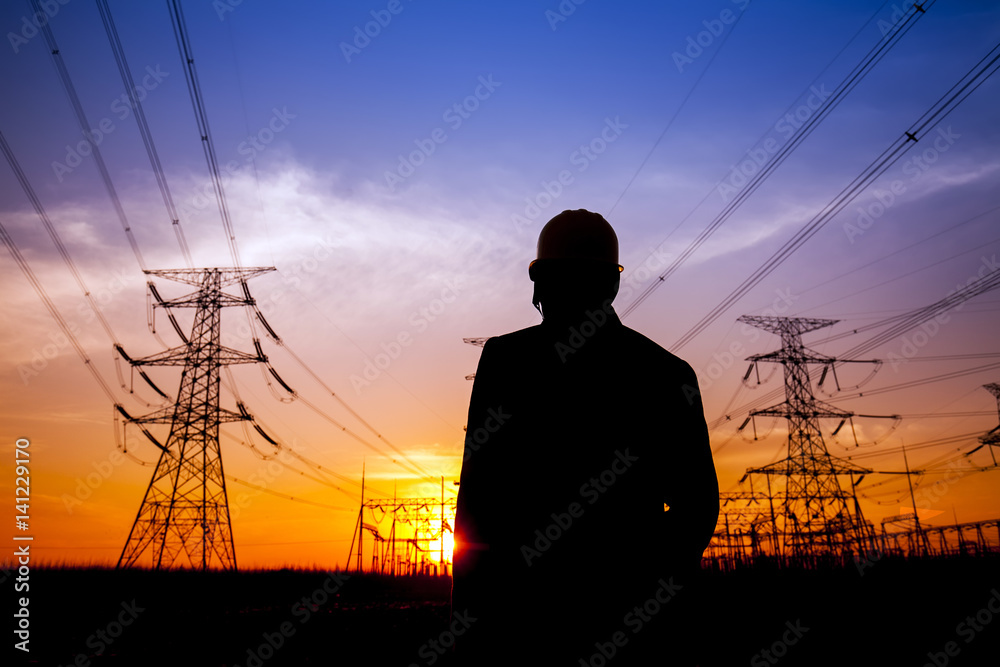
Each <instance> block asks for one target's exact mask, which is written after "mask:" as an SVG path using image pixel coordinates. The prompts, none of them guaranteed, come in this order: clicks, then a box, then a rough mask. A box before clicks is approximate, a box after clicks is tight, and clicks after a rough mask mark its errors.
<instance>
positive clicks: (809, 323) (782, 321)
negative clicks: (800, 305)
mask: <svg viewBox="0 0 1000 667" xmlns="http://www.w3.org/2000/svg"><path fill="white" fill-rule="evenodd" d="M736 321H737V322H743V323H744V324H749V325H750V326H753V327H757V328H758V329H763V330H764V331H770V332H771V333H773V334H777V335H779V336H794V335H799V336H801V335H802V334H804V333H808V332H810V331H815V330H816V329H822V328H823V327H828V326H832V325H834V324H836V323H837V322H839V321H840V320H823V319H814V318H808V317H774V316H770V315H741V316H740V317H738V318H736Z"/></svg>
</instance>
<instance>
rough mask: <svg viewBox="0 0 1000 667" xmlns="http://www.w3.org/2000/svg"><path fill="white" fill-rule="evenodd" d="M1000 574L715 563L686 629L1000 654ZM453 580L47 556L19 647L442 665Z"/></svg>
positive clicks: (91, 653)
mask: <svg viewBox="0 0 1000 667" xmlns="http://www.w3.org/2000/svg"><path fill="white" fill-rule="evenodd" d="M3 585H4V586H5V587H8V588H7V591H8V599H12V598H15V597H16V596H20V595H22V594H21V593H18V594H15V593H14V592H13V581H12V578H10V577H8V579H7V581H5V582H4V584H3ZM998 590H1000V559H998V558H992V557H989V558H968V559H962V558H950V559H925V560H911V561H903V560H890V559H888V558H886V559H881V560H877V561H873V562H871V563H869V564H867V565H866V567H864V568H863V569H859V568H858V567H856V566H854V565H851V566H849V567H846V568H844V567H830V568H822V569H810V570H805V569H791V568H785V569H776V568H771V567H767V566H763V565H759V566H756V567H751V568H746V569H743V570H739V571H735V572H729V573H716V572H710V571H702V572H701V574H700V578H699V580H698V581H697V582H695V585H694V586H692V587H690V588H689V589H688V592H690V595H689V607H688V609H689V611H690V614H691V620H692V621H693V622H692V624H691V627H692V628H693V630H692V632H691V633H690V634H689V636H688V635H686V636H687V637H688V641H690V642H692V646H694V647H695V652H696V653H697V655H698V656H699V659H700V664H701V665H721V666H729V665H751V666H753V667H756V666H757V665H773V664H780V665H788V666H791V665H913V666H915V667H920V666H922V665H932V666H933V667H942V666H943V665H946V664H947V665H996V664H1000V661H998V655H1000V653H998V648H1000V613H998V612H1000V593H998ZM449 592H450V580H449V579H447V578H423V577H411V578H397V579H390V578H384V577H378V576H372V575H355V574H350V575H345V574H342V573H336V572H332V573H331V572H323V571H293V570H276V571H252V572H238V573H232V572H207V573H199V572H149V571H125V572H117V571H114V570H108V569H101V568H35V569H33V570H32V572H31V579H30V591H29V593H28V595H29V597H30V621H31V625H30V630H31V638H30V648H31V652H30V654H24V653H22V652H20V651H13V653H14V654H15V656H14V657H15V659H16V660H17V663H16V664H38V665H79V666H81V667H86V666H87V665H160V664H171V665H178V666H181V667H188V666H198V665H211V666H219V665H226V666H228V667H233V666H235V665H239V666H240V667H260V666H262V665H267V666H269V667H270V666H274V665H393V666H401V667H407V666H409V665H430V664H437V665H442V664H448V663H450V656H449V655H447V654H444V653H442V652H441V651H439V650H438V649H436V648H435V647H436V646H437V644H431V643H430V642H431V641H432V640H433V641H437V640H440V639H441V634H442V632H445V630H446V628H447V622H448V616H449V604H448V603H449ZM678 595H681V594H678ZM637 602H640V603H641V601H637ZM530 603H531V601H530V600H526V601H525V604H530ZM991 606H992V609H991ZM15 610H16V607H15ZM993 610H996V611H993ZM7 618H8V622H9V623H10V622H12V620H11V616H10V615H8V616H7ZM657 620H658V619H656V618H653V619H652V620H651V622H650V624H649V626H648V627H649V629H648V630H646V632H657V631H658V628H657V626H656V621H657ZM14 622H16V620H15V621H14ZM664 622H666V621H664ZM11 627H12V628H13V623H12V626H11ZM7 636H8V637H10V636H11V635H10V634H9V631H8V634H7ZM551 640H553V641H557V640H558V638H551ZM14 641H16V639H15V640H14ZM12 643H13V641H12ZM445 643H447V638H446V639H445ZM530 644H531V642H530V641H517V642H512V645H511V646H509V647H498V656H502V659H498V662H497V664H511V665H531V664H533V663H532V662H531V657H530V649H529V648H528V647H529V646H530ZM500 649H502V650H500ZM442 650H443V649H442ZM764 651H767V653H764ZM949 652H950V655H949ZM595 655H596V650H595ZM584 658H586V659H588V660H589V662H585V663H584V664H592V665H595V667H598V666H599V665H600V664H603V663H602V662H601V660H602V658H597V659H590V656H584ZM604 662H605V663H606V664H607V665H609V666H612V667H613V665H614V664H615V659H614V658H611V659H608V660H605V661H604ZM574 664H580V663H574ZM648 664H650V665H661V664H664V663H663V662H662V661H658V660H656V659H655V657H650V658H649V661H648Z"/></svg>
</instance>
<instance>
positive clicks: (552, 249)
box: [528, 208, 623, 280]
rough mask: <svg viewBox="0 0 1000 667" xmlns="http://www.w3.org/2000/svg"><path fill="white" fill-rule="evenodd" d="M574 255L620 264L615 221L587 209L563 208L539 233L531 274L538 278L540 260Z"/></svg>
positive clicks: (574, 257)
mask: <svg viewBox="0 0 1000 667" xmlns="http://www.w3.org/2000/svg"><path fill="white" fill-rule="evenodd" d="M558 259H573V260H585V261H593V262H597V263H606V264H611V265H615V266H617V267H618V270H619V271H622V270H623V267H622V266H621V265H619V264H618V235H617V234H615V230H614V229H613V228H612V227H611V224H610V223H609V222H608V221H607V220H605V219H604V217H603V216H602V215H601V214H599V213H592V212H591V211H587V210H585V209H582V208H581V209H577V210H575V211H563V212H562V213H560V214H559V215H557V216H555V217H554V218H552V219H551V220H549V221H548V222H547V223H546V224H545V226H544V227H542V231H541V233H539V235H538V255H537V257H536V259H535V260H534V261H533V262H531V264H530V265H528V274H529V275H531V276H532V280H534V272H533V271H532V269H533V268H534V267H535V266H536V263H537V262H544V261H546V260H558Z"/></svg>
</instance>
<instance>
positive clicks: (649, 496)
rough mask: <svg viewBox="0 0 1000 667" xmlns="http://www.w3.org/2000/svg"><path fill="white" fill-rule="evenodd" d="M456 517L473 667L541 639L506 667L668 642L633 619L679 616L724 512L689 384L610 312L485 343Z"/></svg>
mask: <svg viewBox="0 0 1000 667" xmlns="http://www.w3.org/2000/svg"><path fill="white" fill-rule="evenodd" d="M457 503H458V504H457V515H456V526H455V537H456V547H455V565H454V584H453V596H452V604H453V613H456V614H457V613H463V614H466V615H467V616H466V618H474V619H475V621H472V622H471V625H470V628H469V631H468V632H467V633H466V634H465V635H464V636H463V637H461V638H459V643H458V655H459V656H462V655H465V656H468V657H469V660H468V662H469V663H470V664H480V665H483V664H504V662H505V661H504V659H501V657H503V655H504V654H503V651H504V650H506V649H507V648H509V647H512V646H513V647H517V646H522V647H523V646H530V645H532V644H533V643H535V642H536V641H537V640H541V645H542V648H538V649H535V650H534V651H533V652H532V653H531V656H534V658H533V659H527V658H526V656H524V655H522V656H519V657H518V659H517V660H515V661H514V662H510V656H509V655H508V656H506V660H507V661H508V662H509V664H526V665H530V664H572V665H576V664H579V663H578V662H577V658H580V659H583V660H584V662H585V663H587V662H588V660H589V657H590V655H591V654H592V653H594V652H595V651H597V650H599V649H600V648H601V647H604V648H605V657H606V658H607V650H610V649H608V647H609V646H610V647H611V648H613V649H614V650H615V652H616V653H619V654H620V655H625V653H626V652H625V650H624V646H623V645H621V646H620V644H621V641H618V643H617V644H616V643H615V640H616V639H618V640H621V639H624V642H625V644H629V643H631V645H632V646H635V645H637V644H639V643H640V642H639V641H638V640H639V633H641V632H645V633H646V635H645V640H646V642H647V643H648V641H649V640H650V639H651V638H652V637H653V636H663V632H664V631H665V629H666V622H664V623H663V624H661V626H660V628H659V629H658V630H656V631H655V632H654V631H653V630H651V629H649V628H653V627H654V624H653V623H652V621H653V620H654V619H653V618H652V617H650V619H649V620H642V619H641V618H640V616H642V614H639V615H636V614H635V613H632V615H631V617H630V616H629V614H630V612H635V611H636V609H635V608H636V606H637V605H638V606H642V605H643V604H644V603H646V602H648V601H649V600H653V599H658V603H655V604H649V605H647V607H646V609H645V611H646V614H645V616H650V614H649V610H652V609H655V608H656V607H657V606H659V607H660V609H664V610H665V609H667V608H668V607H669V608H670V609H676V608H677V605H676V604H675V605H674V607H670V604H671V603H672V602H673V600H671V596H672V595H674V594H676V595H677V596H678V599H680V598H681V597H682V596H683V590H681V591H680V592H679V593H678V592H677V591H678V588H679V586H680V585H682V584H680V579H678V578H683V577H684V576H686V574H687V573H689V572H690V571H691V569H692V568H694V567H696V566H697V563H698V561H699V559H700V556H701V553H702V551H703V550H704V549H705V547H706V546H707V545H708V541H709V539H710V538H711V536H712V532H713V531H714V529H715V524H716V520H717V518H718V512H719V490H718V482H717V478H716V474H715V467H714V464H713V461H712V455H711V450H710V448H709V442H708V431H707V428H706V425H705V418H704V414H703V409H702V404H701V398H700V395H699V393H698V385H697V378H696V376H695V374H694V371H693V370H692V369H691V367H690V366H689V365H688V364H687V363H686V362H684V361H682V360H681V359H679V358H677V357H676V356H674V355H672V354H670V353H669V352H667V351H666V350H664V349H663V348H662V347H660V346H659V345H657V344H656V343H654V342H653V341H651V340H649V339H648V338H646V337H645V336H643V335H641V334H639V333H637V332H636V331H633V330H632V329H629V328H627V327H625V326H623V325H622V324H621V321H620V320H619V318H618V316H617V315H616V314H615V312H614V310H613V309H612V308H611V307H610V305H609V306H608V307H607V308H606V309H603V310H594V311H588V313H587V316H586V317H584V318H583V319H581V321H580V322H579V323H577V324H574V325H573V326H556V325H553V324H551V323H550V322H549V321H548V320H546V321H544V322H543V323H542V324H540V325H538V326H534V327H530V328H527V329H522V330H520V331H516V332H514V333H510V334H507V335H504V336H498V337H495V338H491V339H489V340H488V341H487V343H486V345H485V347H484V348H483V353H482V357H481V359H480V362H479V367H478V370H477V371H476V380H475V385H474V387H473V390H472V400H471V403H470V407H469V420H468V426H467V432H466V439H465V458H464V462H463V466H462V476H461V483H460V488H459V494H458V501H457ZM666 508H669V509H666ZM671 577H674V578H675V579H674V580H673V581H672V580H671ZM665 587H670V588H669V591H670V593H669V594H668V593H665V592H664V591H665V590H667V588H665ZM664 598H666V599H667V600H669V601H668V602H662V600H663V599H664ZM656 615H659V611H658V612H657V614H654V616H656ZM661 617H662V618H666V616H665V615H662V616H661ZM615 633H622V634H621V635H616V634H615ZM609 641H610V642H611V643H610V644H607V642H609ZM629 650H633V651H634V649H632V648H629ZM632 655H633V656H634V655H635V654H634V653H633V654H632ZM491 660H493V662H491ZM533 660H534V661H533ZM615 664H626V663H625V661H624V660H622V659H618V658H616V660H615Z"/></svg>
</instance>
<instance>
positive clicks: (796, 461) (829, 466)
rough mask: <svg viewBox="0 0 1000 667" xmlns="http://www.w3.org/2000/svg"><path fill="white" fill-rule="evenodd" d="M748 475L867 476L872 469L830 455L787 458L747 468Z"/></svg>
mask: <svg viewBox="0 0 1000 667" xmlns="http://www.w3.org/2000/svg"><path fill="white" fill-rule="evenodd" d="M747 472H748V473H755V474H759V475H785V476H788V475H802V474H811V475H853V474H858V475H867V474H868V473H870V472H872V469H871V468H862V467H861V466H859V465H857V464H855V463H851V462H850V461H845V460H843V459H838V458H837V457H835V456H830V455H829V454H827V455H825V456H817V457H815V458H812V459H807V460H803V459H801V458H798V457H797V458H785V459H781V460H780V461H775V462H774V463H768V464H767V465H765V466H759V467H757V468H747Z"/></svg>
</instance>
